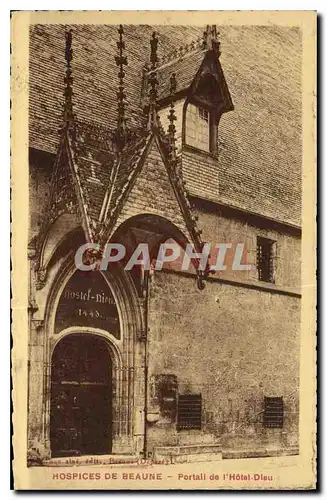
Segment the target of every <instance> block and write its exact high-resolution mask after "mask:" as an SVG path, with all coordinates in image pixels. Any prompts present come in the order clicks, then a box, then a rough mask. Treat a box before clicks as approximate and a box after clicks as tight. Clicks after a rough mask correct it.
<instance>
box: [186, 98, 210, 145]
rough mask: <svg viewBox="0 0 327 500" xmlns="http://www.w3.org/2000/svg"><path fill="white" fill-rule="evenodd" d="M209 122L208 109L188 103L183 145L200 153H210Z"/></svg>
mask: <svg viewBox="0 0 327 500" xmlns="http://www.w3.org/2000/svg"><path fill="white" fill-rule="evenodd" d="M211 122H212V118H211V116H210V112H209V110H208V109H206V108H203V107H201V106H196V105H195V104H190V103H189V104H188V105H187V108H186V116H185V143H186V144H187V145H188V146H193V147H195V148H197V149H201V150H202V151H207V152H210V151H212V148H211V142H212V141H211V138H210V137H211V127H212V123H211Z"/></svg>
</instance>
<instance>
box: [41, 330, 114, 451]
mask: <svg viewBox="0 0 327 500" xmlns="http://www.w3.org/2000/svg"><path fill="white" fill-rule="evenodd" d="M50 412H51V413H50V441H51V452H52V456H53V457H63V456H76V455H94V454H97V455H99V454H107V453H110V452H111V446H112V364H111V357H110V353H109V349H108V346H107V343H106V341H105V340H104V339H103V338H101V337H98V336H96V335H91V334H87V333H83V334H71V335H67V336H66V337H64V338H63V339H62V340H61V341H60V342H59V343H58V344H57V346H56V347H55V350H54V353H53V356H52V363H51V409H50Z"/></svg>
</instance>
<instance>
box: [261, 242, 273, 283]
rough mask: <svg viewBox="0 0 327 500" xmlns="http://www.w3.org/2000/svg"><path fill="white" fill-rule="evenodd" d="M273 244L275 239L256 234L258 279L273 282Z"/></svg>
mask: <svg viewBox="0 0 327 500" xmlns="http://www.w3.org/2000/svg"><path fill="white" fill-rule="evenodd" d="M275 246H276V242H275V241H272V240H269V239H267V238H261V237H259V236H258V238H257V269H258V279H259V280H260V281H266V282H268V283H274V282H275Z"/></svg>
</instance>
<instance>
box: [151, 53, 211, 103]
mask: <svg viewBox="0 0 327 500" xmlns="http://www.w3.org/2000/svg"><path fill="white" fill-rule="evenodd" d="M205 53H206V51H205V50H200V49H198V50H193V51H192V52H189V53H186V54H185V55H183V56H181V57H179V58H177V59H174V60H173V61H171V62H169V63H166V64H164V65H162V66H161V67H159V68H158V81H159V88H158V99H159V101H160V100H161V99H164V98H165V97H168V96H169V95H170V81H169V79H170V77H171V75H172V74H173V73H175V75H176V84H177V85H176V92H177V93H178V92H180V91H182V90H186V89H188V88H189V87H190V86H191V83H192V81H193V79H194V77H195V75H196V73H197V72H198V70H199V69H200V66H201V63H202V61H203V59H204V56H205Z"/></svg>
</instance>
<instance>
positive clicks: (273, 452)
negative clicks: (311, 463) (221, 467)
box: [222, 446, 299, 459]
mask: <svg viewBox="0 0 327 500" xmlns="http://www.w3.org/2000/svg"><path fill="white" fill-rule="evenodd" d="M298 454H299V448H298V446H289V447H287V448H276V449H271V448H267V449H257V450H253V449H248V450H244V449H243V450H224V451H223V453H222V458H223V459H237V458H263V457H282V456H292V455H298Z"/></svg>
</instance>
